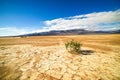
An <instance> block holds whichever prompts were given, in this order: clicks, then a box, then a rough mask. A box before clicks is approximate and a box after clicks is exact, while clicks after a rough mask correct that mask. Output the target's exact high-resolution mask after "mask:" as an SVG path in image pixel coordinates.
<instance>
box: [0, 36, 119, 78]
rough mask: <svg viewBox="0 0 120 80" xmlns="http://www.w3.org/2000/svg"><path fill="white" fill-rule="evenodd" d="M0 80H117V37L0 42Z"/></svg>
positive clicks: (51, 38)
mask: <svg viewBox="0 0 120 80" xmlns="http://www.w3.org/2000/svg"><path fill="white" fill-rule="evenodd" d="M72 39H74V40H77V41H80V42H81V43H82V44H83V45H82V48H81V49H82V53H83V54H77V53H69V52H67V50H66V49H65V46H64V43H65V42H67V41H69V40H72ZM0 80H120V34H102V35H72V36H34V37H6V38H0Z"/></svg>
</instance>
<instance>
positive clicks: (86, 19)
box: [0, 9, 120, 36]
mask: <svg viewBox="0 0 120 80" xmlns="http://www.w3.org/2000/svg"><path fill="white" fill-rule="evenodd" d="M44 24H45V26H44V27H43V28H42V29H37V30H35V29H34V30H33V29H32V28H18V27H1V28H0V36H14V35H21V34H28V33H34V32H45V31H50V30H67V29H78V28H79V29H87V30H115V29H120V9H119V10H116V11H108V12H94V13H90V14H84V15H76V16H70V17H65V18H58V19H53V20H47V21H44ZM33 26H34V25H33Z"/></svg>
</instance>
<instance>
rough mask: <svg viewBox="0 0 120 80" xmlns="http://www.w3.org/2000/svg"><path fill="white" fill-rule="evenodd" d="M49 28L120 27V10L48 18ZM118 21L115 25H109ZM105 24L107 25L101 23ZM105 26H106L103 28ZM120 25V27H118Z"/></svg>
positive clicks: (94, 28) (46, 22)
mask: <svg viewBox="0 0 120 80" xmlns="http://www.w3.org/2000/svg"><path fill="white" fill-rule="evenodd" d="M44 23H45V25H46V26H47V28H48V29H49V30H65V29H75V28H82V29H88V30H89V29H90V30H100V29H102V30H104V29H108V30H109V29H111V28H112V29H116V28H115V27H117V28H119V29H120V10H116V11H108V12H94V13H90V14H84V15H77V16H71V17H66V18H58V19H53V20H47V21H45V22H44ZM111 23H116V24H114V25H109V24H111ZM100 24H105V25H100ZM103 26H104V28H103ZM118 26H119V27H118Z"/></svg>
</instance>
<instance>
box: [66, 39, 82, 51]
mask: <svg viewBox="0 0 120 80" xmlns="http://www.w3.org/2000/svg"><path fill="white" fill-rule="evenodd" d="M81 46H82V44H81V43H80V42H78V41H74V40H71V41H68V42H66V43H65V47H66V49H67V51H68V52H77V53H78V52H80V51H81Z"/></svg>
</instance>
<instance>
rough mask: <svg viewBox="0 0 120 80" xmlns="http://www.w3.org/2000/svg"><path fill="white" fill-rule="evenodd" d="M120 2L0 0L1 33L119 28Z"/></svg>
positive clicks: (5, 34)
mask: <svg viewBox="0 0 120 80" xmlns="http://www.w3.org/2000/svg"><path fill="white" fill-rule="evenodd" d="M119 3H120V0H0V36H9V35H19V34H25V33H31V32H41V31H49V30H64V29H73V28H84V29H88V30H100V29H101V30H112V29H120V17H119V16H120V5H119ZM109 16H110V17H109ZM105 18H106V19H105ZM101 19H103V21H101ZM96 20H98V22H97V21H96ZM93 22H94V23H93ZM73 23H74V24H73ZM83 23H84V24H83Z"/></svg>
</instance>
